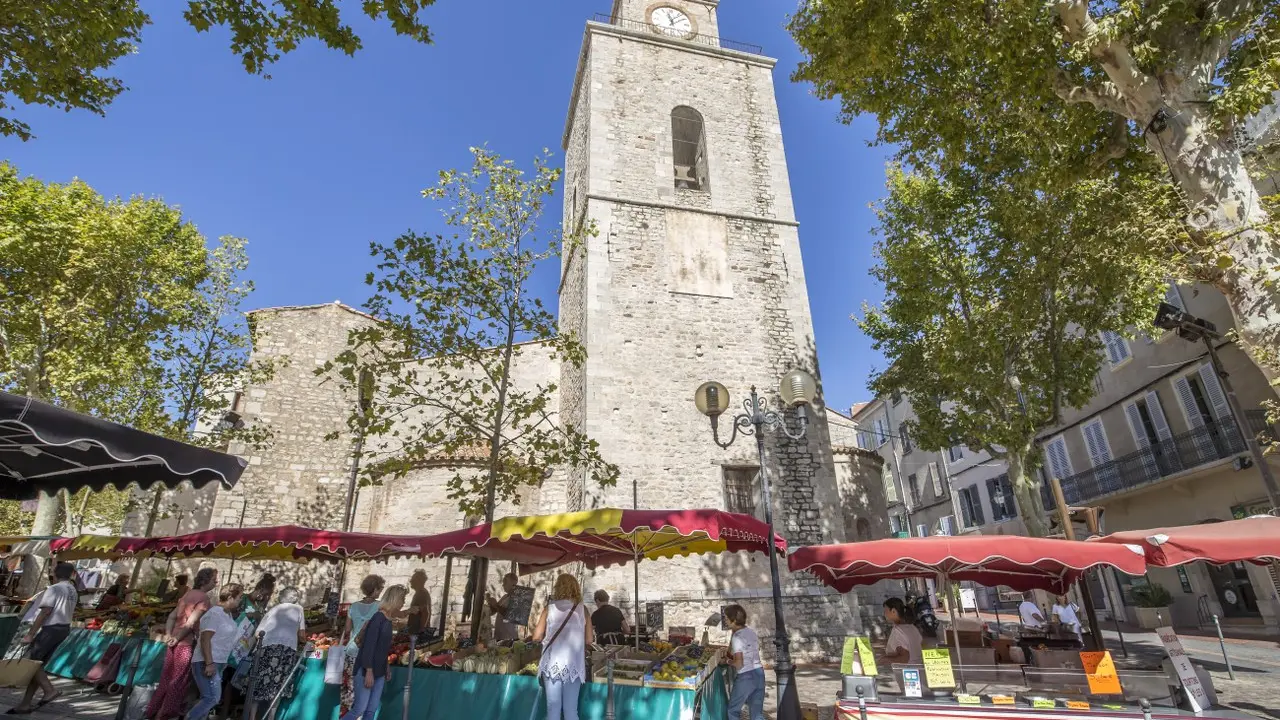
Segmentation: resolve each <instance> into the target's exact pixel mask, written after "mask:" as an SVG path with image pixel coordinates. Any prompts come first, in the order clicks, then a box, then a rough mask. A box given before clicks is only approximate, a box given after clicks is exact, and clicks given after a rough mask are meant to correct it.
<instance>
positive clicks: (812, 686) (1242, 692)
mask: <svg viewBox="0 0 1280 720" xmlns="http://www.w3.org/2000/svg"><path fill="white" fill-rule="evenodd" d="M1103 636H1104V637H1105V639H1106V643H1107V649H1109V650H1110V651H1111V654H1112V656H1113V657H1114V658H1115V659H1116V663H1117V665H1119V666H1120V667H1121V668H1131V669H1159V667H1160V662H1161V661H1162V660H1163V659H1164V658H1165V654H1164V647H1163V646H1162V645H1161V644H1160V640H1159V639H1158V638H1157V637H1156V635H1155V633H1143V632H1136V633H1125V634H1124V640H1125V649H1126V650H1127V651H1128V657H1127V658H1126V657H1124V654H1123V653H1122V651H1121V648H1120V641H1119V637H1118V636H1117V635H1116V634H1115V633H1114V632H1112V631H1106V632H1104V633H1103ZM1180 637H1181V639H1182V645H1183V647H1184V648H1185V649H1186V651H1187V652H1188V653H1189V654H1190V655H1191V656H1192V660H1193V661H1194V662H1195V663H1196V664H1198V665H1201V666H1203V667H1204V669H1205V670H1207V671H1208V672H1209V674H1210V676H1211V677H1212V678H1213V685H1214V688H1215V689H1216V690H1217V693H1218V702H1219V703H1221V704H1222V705H1224V706H1226V707H1229V708H1233V709H1235V710H1238V711H1240V712H1243V713H1248V714H1250V715H1255V716H1257V717H1260V718H1264V720H1280V642H1277V641H1276V640H1245V639H1229V640H1227V641H1226V646H1227V655H1228V657H1230V659H1231V664H1232V667H1233V669H1234V670H1235V675H1236V679H1235V680H1231V679H1230V678H1229V676H1228V673H1227V666H1226V664H1225V663H1224V662H1223V658H1222V650H1221V649H1220V648H1219V646H1218V639H1217V638H1216V637H1210V636H1203V635H1191V634H1181V635H1180ZM767 675H768V677H769V688H768V697H767V698H766V700H765V715H766V717H768V718H770V719H772V718H773V717H774V713H773V710H772V708H774V707H776V705H777V700H776V699H775V697H776V696H775V694H774V691H775V689H776V688H775V686H774V684H773V674H772V670H770V671H769V672H768V673H767ZM796 685H797V687H798V689H799V691H800V702H801V703H804V704H809V703H812V704H815V705H817V706H818V708H819V714H818V717H819V718H820V720H831V719H832V718H833V717H834V716H835V702H836V693H837V692H838V691H839V689H840V673H839V670H838V669H837V668H834V667H827V666H803V667H799V668H797V669H796ZM890 689H891V688H890V687H889V686H888V685H886V684H885V683H884V682H881V692H886V691H889V690H890ZM892 689H893V690H896V688H892Z"/></svg>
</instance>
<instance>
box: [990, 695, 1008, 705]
mask: <svg viewBox="0 0 1280 720" xmlns="http://www.w3.org/2000/svg"><path fill="white" fill-rule="evenodd" d="M1013 703H1014V697H1013V696H1012V695H992V696H991V704H992V705H1012V704H1013Z"/></svg>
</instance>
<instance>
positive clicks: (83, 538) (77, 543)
mask: <svg viewBox="0 0 1280 720" xmlns="http://www.w3.org/2000/svg"><path fill="white" fill-rule="evenodd" d="M148 542H150V541H149V540H148V539H147V538H139V537H121V536H119V535H78V536H76V537H64V538H55V539H53V540H51V541H49V551H50V552H52V553H53V554H54V556H56V557H57V558H58V559H59V560H66V561H72V560H115V559H117V558H122V557H133V556H135V555H143V556H145V555H148V554H149V553H148V552H147V550H148V545H147V544H148Z"/></svg>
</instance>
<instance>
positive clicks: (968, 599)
mask: <svg viewBox="0 0 1280 720" xmlns="http://www.w3.org/2000/svg"><path fill="white" fill-rule="evenodd" d="M960 607H962V608H964V609H965V610H976V609H977V607H978V593H977V592H976V591H974V589H973V588H960Z"/></svg>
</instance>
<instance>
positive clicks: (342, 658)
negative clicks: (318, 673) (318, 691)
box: [324, 645, 347, 685]
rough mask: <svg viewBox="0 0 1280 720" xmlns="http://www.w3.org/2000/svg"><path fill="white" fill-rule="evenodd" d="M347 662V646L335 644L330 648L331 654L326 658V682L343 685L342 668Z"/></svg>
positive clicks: (326, 683) (327, 683)
mask: <svg viewBox="0 0 1280 720" xmlns="http://www.w3.org/2000/svg"><path fill="white" fill-rule="evenodd" d="M346 664H347V648H346V646H344V645H334V646H332V647H330V648H329V655H328V656H327V657H326V658H325V659H324V684H325V685H341V684H342V670H343V668H344V667H346Z"/></svg>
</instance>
